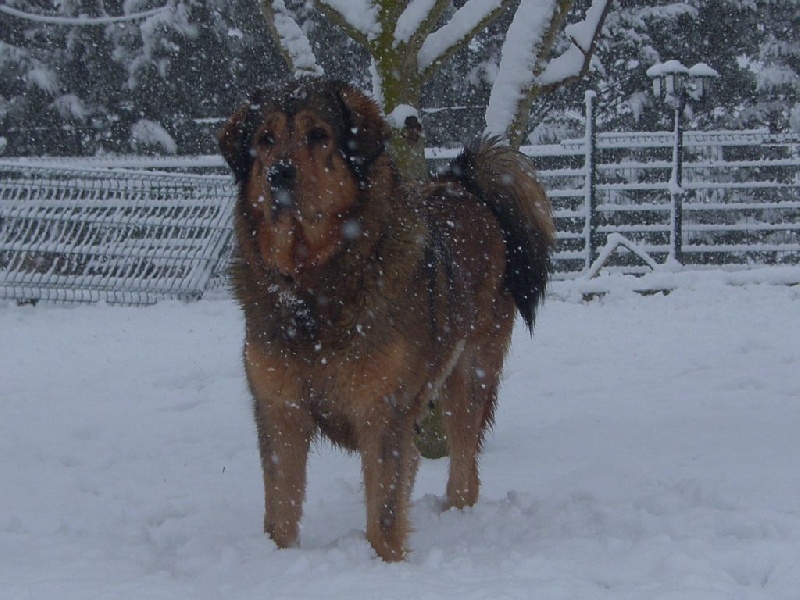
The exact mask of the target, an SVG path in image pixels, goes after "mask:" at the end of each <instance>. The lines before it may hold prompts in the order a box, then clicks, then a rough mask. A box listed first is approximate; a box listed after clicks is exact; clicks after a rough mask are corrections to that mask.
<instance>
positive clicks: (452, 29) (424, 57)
mask: <svg viewBox="0 0 800 600" xmlns="http://www.w3.org/2000/svg"><path fill="white" fill-rule="evenodd" d="M510 3H511V0H468V1H467V2H466V3H465V4H464V6H462V7H461V8H459V9H458V10H457V11H456V12H455V14H454V15H453V17H452V18H451V19H450V21H448V22H447V23H446V24H445V25H443V26H442V27H440V28H439V29H438V30H436V31H434V32H433V33H431V34H429V35H428V36H427V37H426V38H425V40H424V42H423V43H422V46H421V48H420V50H419V52H418V54H417V66H418V68H419V72H420V75H421V77H422V80H423V81H424V80H425V79H427V78H428V77H430V75H431V73H433V71H434V70H436V67H437V65H438V64H440V63H442V62H443V61H445V60H447V59H448V58H450V57H451V56H453V54H455V53H456V52H458V51H459V50H460V49H461V48H463V47H464V46H465V45H466V44H467V43H469V41H470V40H471V39H473V38H474V37H475V35H476V34H477V33H478V32H479V31H480V30H481V29H483V28H484V27H486V26H487V25H488V24H489V23H491V22H492V21H493V20H494V19H496V18H497V17H498V15H500V13H501V12H502V11H503V10H504V9H505V8H506V7H507V6H508V5H509V4H510Z"/></svg>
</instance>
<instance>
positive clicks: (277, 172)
mask: <svg viewBox="0 0 800 600" xmlns="http://www.w3.org/2000/svg"><path fill="white" fill-rule="evenodd" d="M267 181H268V182H269V187H270V196H271V197H272V215H273V217H274V218H277V216H278V214H279V213H280V212H281V211H283V210H290V209H291V208H293V207H294V194H293V190H294V184H295V182H296V181H297V168H296V167H295V166H294V164H293V163H291V162H288V161H280V162H277V163H275V164H274V165H272V166H271V167H270V168H269V172H268V173H267Z"/></svg>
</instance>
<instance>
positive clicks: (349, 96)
mask: <svg viewBox="0 0 800 600" xmlns="http://www.w3.org/2000/svg"><path fill="white" fill-rule="evenodd" d="M338 93H339V98H340V99H341V102H342V105H343V106H344V110H345V111H346V113H347V114H346V116H347V119H346V121H349V123H348V125H349V131H345V143H344V151H345V154H346V155H347V157H348V159H349V160H350V163H351V165H352V166H353V168H354V169H355V170H356V172H357V173H359V174H361V171H363V170H365V169H366V168H367V167H368V166H369V165H370V164H372V163H373V162H374V161H375V159H376V158H378V157H379V156H380V155H381V154H383V152H384V151H385V150H386V143H387V142H388V141H389V137H390V135H391V130H390V129H389V124H388V123H387V122H386V120H385V119H384V118H383V117H382V116H381V112H380V109H379V108H378V105H377V104H375V102H373V101H372V100H371V99H370V98H369V97H367V96H366V95H365V94H364V93H362V92H360V91H359V90H357V89H355V88H353V87H350V86H347V85H343V86H342V87H341V88H340V89H339V90H338Z"/></svg>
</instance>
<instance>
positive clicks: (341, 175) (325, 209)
mask: <svg viewBox="0 0 800 600" xmlns="http://www.w3.org/2000/svg"><path fill="white" fill-rule="evenodd" d="M388 136H389V130H388V126H387V125H386V122H385V121H384V120H383V118H382V117H381V115H380V112H379V110H378V107H377V105H376V104H375V103H374V102H373V101H372V100H370V99H369V98H367V97H366V96H365V95H364V94H363V93H361V92H359V91H358V90H356V89H354V88H352V87H350V86H347V85H346V84H343V83H340V82H330V81H320V80H311V81H308V82H302V83H292V84H290V85H288V86H286V87H284V88H282V89H278V90H261V91H259V92H257V93H255V94H254V95H253V96H252V98H251V100H250V102H248V103H247V104H245V105H244V106H242V107H241V108H240V109H239V110H238V111H236V112H235V113H234V114H233V116H232V117H231V118H230V120H229V121H228V122H227V124H226V125H225V127H224V128H223V130H222V132H221V134H220V149H221V151H222V154H223V156H224V157H225V160H226V161H227V162H228V164H229V165H230V167H231V169H232V170H233V173H234V176H235V178H236V181H237V183H238V184H239V189H240V194H239V196H240V207H239V208H240V210H241V211H242V213H243V215H244V216H245V219H246V221H247V223H248V227H249V229H250V231H249V232H248V233H249V235H250V236H251V237H252V238H253V239H254V240H255V241H256V244H257V246H258V252H259V254H260V256H261V259H262V260H263V261H264V263H265V265H266V266H267V267H270V268H275V269H277V270H278V271H279V272H281V273H283V274H284V275H289V276H296V275H297V274H298V273H300V272H302V271H304V270H306V269H308V268H310V267H315V266H320V265H322V264H325V263H326V262H327V261H328V260H330V258H331V257H332V256H333V255H334V254H335V253H336V252H337V250H338V249H339V248H340V247H341V245H342V244H343V243H344V242H345V241H346V240H347V239H348V238H351V237H353V236H355V235H358V234H359V232H360V228H359V227H360V226H359V222H358V214H357V213H358V210H359V207H358V203H359V200H360V198H361V196H362V194H361V191H362V190H363V189H364V188H365V187H367V186H368V185H369V180H370V168H371V166H372V165H373V164H374V162H375V161H376V160H377V159H378V158H379V157H380V156H381V155H382V154H383V153H384V151H385V145H386V142H387V140H388Z"/></svg>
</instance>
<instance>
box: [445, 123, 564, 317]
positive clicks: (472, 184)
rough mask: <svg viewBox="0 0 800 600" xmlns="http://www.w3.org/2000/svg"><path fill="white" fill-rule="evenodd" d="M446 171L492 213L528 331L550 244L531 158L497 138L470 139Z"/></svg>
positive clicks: (546, 204)
mask: <svg viewBox="0 0 800 600" xmlns="http://www.w3.org/2000/svg"><path fill="white" fill-rule="evenodd" d="M450 173H451V174H452V176H453V177H455V178H456V179H458V180H459V181H460V182H461V183H462V184H463V185H464V186H465V187H466V188H467V189H469V191H470V192H472V193H473V194H475V195H476V196H478V197H479V198H481V200H483V201H484V202H485V203H486V205H487V206H488V207H489V208H490V209H491V211H492V212H493V213H494V215H495V217H497V220H498V221H499V222H500V226H501V228H502V229H503V232H504V233H505V238H506V285H507V286H508V289H509V290H510V292H511V295H512V296H513V298H514V302H515V303H516V305H517V308H518V309H519V312H520V314H521V315H522V318H523V319H524V321H525V324H526V325H527V326H528V330H529V331H531V333H532V332H533V324H534V321H535V318H536V307H537V306H538V305H539V303H540V302H541V301H542V299H543V298H544V293H545V287H546V286H547V278H548V275H549V272H550V254H551V252H552V250H553V248H554V246H555V225H554V224H553V216H552V209H551V206H550V201H549V200H548V199H547V195H546V193H545V191H544V188H543V187H542V185H541V184H540V183H539V182H538V181H537V179H536V174H535V172H534V168H533V163H532V162H531V160H530V159H529V158H528V157H527V156H525V155H524V154H522V153H520V152H518V151H516V150H513V149H511V148H509V147H508V146H504V145H502V144H501V143H500V140H499V138H496V137H482V138H478V139H477V140H475V141H474V142H473V143H471V144H469V145H468V146H467V147H466V148H464V151H463V152H462V153H461V154H460V155H459V156H458V157H457V158H456V159H455V160H453V162H452V163H451V164H450Z"/></svg>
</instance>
